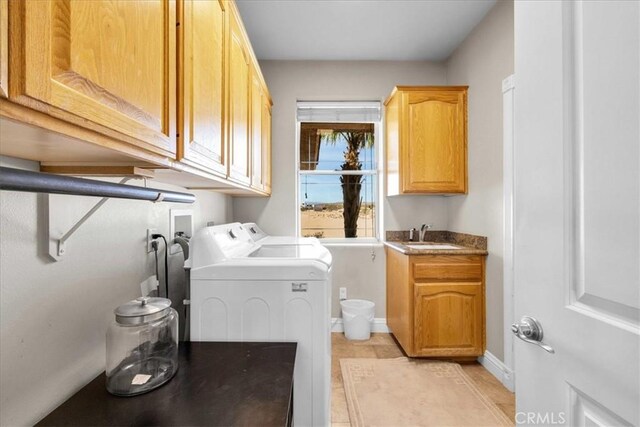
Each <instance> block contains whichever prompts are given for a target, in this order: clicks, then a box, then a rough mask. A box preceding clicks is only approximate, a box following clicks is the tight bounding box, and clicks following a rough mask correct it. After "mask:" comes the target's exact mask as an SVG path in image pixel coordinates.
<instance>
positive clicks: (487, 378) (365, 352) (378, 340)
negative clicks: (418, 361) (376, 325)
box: [331, 333, 515, 427]
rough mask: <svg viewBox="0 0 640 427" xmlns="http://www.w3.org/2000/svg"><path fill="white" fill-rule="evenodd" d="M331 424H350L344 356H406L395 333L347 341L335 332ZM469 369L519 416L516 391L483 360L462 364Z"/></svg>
mask: <svg viewBox="0 0 640 427" xmlns="http://www.w3.org/2000/svg"><path fill="white" fill-rule="evenodd" d="M331 346H332V347H331V356H332V357H331V358H332V360H331V424H332V427H349V426H351V424H350V423H349V412H348V411H347V400H346V398H345V394H344V387H343V385H342V374H341V372H340V359H343V358H345V359H346V358H377V359H386V358H394V357H402V356H404V354H403V353H402V350H401V349H400V347H399V346H398V344H396V341H395V340H394V339H393V337H392V336H391V334H371V339H370V340H368V341H347V339H346V338H345V337H344V334H342V333H333V334H331ZM462 368H463V369H464V371H465V373H466V374H467V375H469V377H471V379H473V381H474V382H475V383H476V385H477V386H478V388H479V389H480V390H481V391H483V392H484V393H485V394H486V395H487V396H488V397H489V399H491V400H492V401H493V402H494V403H495V404H496V406H498V407H499V408H500V409H501V410H502V412H504V413H505V414H506V415H507V417H509V418H511V419H514V418H515V395H514V394H513V393H511V392H510V391H509V390H507V389H506V388H505V387H504V386H503V385H502V383H500V381H498V380H497V379H496V378H495V377H494V376H493V375H491V374H490V373H489V371H487V370H486V369H485V368H484V367H482V365H480V364H479V363H466V364H463V365H462Z"/></svg>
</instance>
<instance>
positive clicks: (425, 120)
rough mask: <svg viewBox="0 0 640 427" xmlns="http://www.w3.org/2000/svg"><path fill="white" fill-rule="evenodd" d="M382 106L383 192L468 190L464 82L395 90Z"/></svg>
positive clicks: (459, 191) (410, 192)
mask: <svg viewBox="0 0 640 427" xmlns="http://www.w3.org/2000/svg"><path fill="white" fill-rule="evenodd" d="M385 106H386V114H385V120H386V129H387V153H386V162H387V194H388V195H397V194H416V193H426V194H446V193H466V192H467V87H466V86H464V87H460V86H456V87H444V86H429V87H413V86H412V87H406V86H399V87H396V88H395V89H394V91H393V92H392V94H391V96H390V97H389V99H388V100H387V101H386V102H385Z"/></svg>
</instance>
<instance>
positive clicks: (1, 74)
mask: <svg viewBox="0 0 640 427" xmlns="http://www.w3.org/2000/svg"><path fill="white" fill-rule="evenodd" d="M8 18H9V0H0V97H3V98H6V97H8V96H9V81H8V78H9V19H8Z"/></svg>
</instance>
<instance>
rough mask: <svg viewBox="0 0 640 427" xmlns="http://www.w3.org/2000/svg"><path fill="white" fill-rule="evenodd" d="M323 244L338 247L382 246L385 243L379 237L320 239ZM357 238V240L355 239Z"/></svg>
mask: <svg viewBox="0 0 640 427" xmlns="http://www.w3.org/2000/svg"><path fill="white" fill-rule="evenodd" d="M319 240H320V243H321V244H322V245H323V246H327V247H337V246H349V247H367V248H370V247H372V246H373V247H382V246H384V244H383V243H382V242H381V241H380V240H378V239H319ZM354 240H355V241H354Z"/></svg>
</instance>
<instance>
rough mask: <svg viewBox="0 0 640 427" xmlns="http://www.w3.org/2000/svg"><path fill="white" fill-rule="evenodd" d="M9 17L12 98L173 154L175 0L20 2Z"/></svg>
mask: <svg viewBox="0 0 640 427" xmlns="http://www.w3.org/2000/svg"><path fill="white" fill-rule="evenodd" d="M10 19H11V31H12V35H13V36H14V37H15V40H17V41H18V40H19V41H20V45H19V46H18V45H17V44H16V45H14V44H13V43H12V46H11V47H12V48H14V49H15V50H13V51H12V53H11V56H12V62H11V65H10V66H11V69H10V74H11V79H12V81H11V87H10V90H11V92H10V94H9V95H10V98H11V99H12V100H14V101H15V102H17V103H20V104H24V105H27V106H29V107H31V108H34V109H38V110H41V111H43V112H45V113H48V114H50V115H53V116H56V117H58V118H61V119H63V120H66V121H69V122H72V123H75V124H77V125H80V126H83V127H88V128H91V129H93V130H96V131H98V132H101V133H107V134H109V135H111V136H113V135H114V132H112V131H115V132H117V133H118V134H121V135H126V136H128V137H130V139H129V141H130V142H131V141H134V142H133V144H134V145H139V146H140V147H141V148H144V149H147V150H150V151H154V152H157V153H161V154H165V155H170V156H171V157H173V156H175V152H176V104H175V99H176V63H175V59H176V44H175V40H176V9H175V1H173V0H146V1H106V0H105V1H102V0H92V1H85V0H67V1H22V2H16V3H15V4H14V3H12V4H11V7H10ZM14 31H16V33H15V34H14V33H13V32H14ZM14 67H15V68H14ZM50 106H52V107H55V109H51V108H50ZM96 125H98V126H96ZM116 135H117V134H116Z"/></svg>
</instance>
